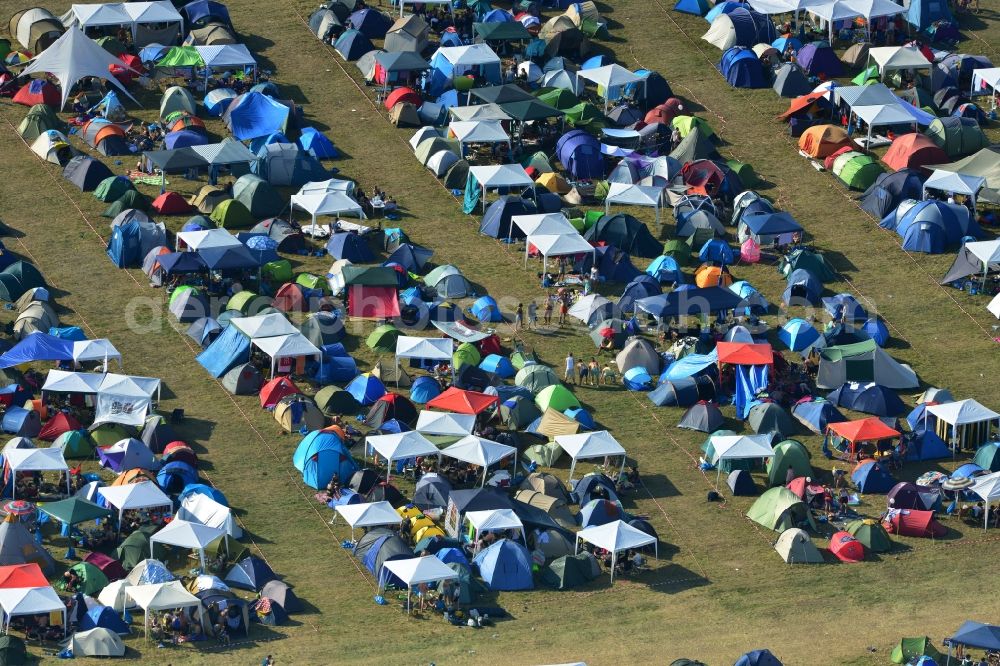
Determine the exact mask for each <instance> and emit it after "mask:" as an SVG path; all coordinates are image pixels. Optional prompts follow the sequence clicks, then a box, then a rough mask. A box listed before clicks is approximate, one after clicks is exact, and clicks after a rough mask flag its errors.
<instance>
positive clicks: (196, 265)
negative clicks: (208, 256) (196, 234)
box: [156, 252, 208, 275]
mask: <svg viewBox="0 0 1000 666" xmlns="http://www.w3.org/2000/svg"><path fill="white" fill-rule="evenodd" d="M156 261H157V263H159V264H160V269H161V270H162V272H163V274H164V275H180V274H184V273H201V272H202V271H207V270H208V266H207V265H206V264H205V260H204V259H202V258H201V254H199V253H198V252H170V253H169V254H161V255H160V256H158V257H157V258H156Z"/></svg>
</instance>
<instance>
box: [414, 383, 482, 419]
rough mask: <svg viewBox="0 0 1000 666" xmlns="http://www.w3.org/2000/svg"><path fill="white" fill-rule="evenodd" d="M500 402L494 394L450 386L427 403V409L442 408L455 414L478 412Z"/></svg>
mask: <svg viewBox="0 0 1000 666" xmlns="http://www.w3.org/2000/svg"><path fill="white" fill-rule="evenodd" d="M499 402H500V399H499V398H498V397H497V396H495V395H486V394H485V393H479V392H478V391H463V390H462V389H458V388H455V387H454V386H452V387H450V388H449V389H448V390H447V391H445V392H444V393H442V394H441V395H439V396H437V397H436V398H434V399H433V400H431V401H430V402H428V403H427V408H428V409H443V410H445V411H448V412H455V413H457V414H479V413H480V412H482V411H483V410H484V409H488V408H489V407H492V406H494V405H496V404H498V403H499Z"/></svg>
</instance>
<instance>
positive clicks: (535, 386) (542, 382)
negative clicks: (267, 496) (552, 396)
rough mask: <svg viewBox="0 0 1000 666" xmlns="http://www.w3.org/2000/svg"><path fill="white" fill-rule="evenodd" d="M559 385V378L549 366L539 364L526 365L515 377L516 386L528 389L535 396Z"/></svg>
mask: <svg viewBox="0 0 1000 666" xmlns="http://www.w3.org/2000/svg"><path fill="white" fill-rule="evenodd" d="M558 383H559V377H557V376H556V373H555V371H554V370H553V369H552V368H550V367H549V366H547V365H541V364H538V363H535V364H532V365H526V366H524V367H523V368H521V369H520V370H518V371H517V374H516V375H514V385H515V386H520V387H522V388H526V389H528V390H529V391H531V392H532V393H533V394H537V393H538V392H539V391H541V390H542V389H544V388H546V387H549V386H553V385H554V384H558Z"/></svg>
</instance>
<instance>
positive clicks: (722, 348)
mask: <svg viewBox="0 0 1000 666" xmlns="http://www.w3.org/2000/svg"><path fill="white" fill-rule="evenodd" d="M715 351H716V353H717V354H718V357H719V363H729V364H731V365H773V364H774V351H773V350H772V349H771V345H769V344H750V343H748V342H720V343H719V344H717V345H716V346H715Z"/></svg>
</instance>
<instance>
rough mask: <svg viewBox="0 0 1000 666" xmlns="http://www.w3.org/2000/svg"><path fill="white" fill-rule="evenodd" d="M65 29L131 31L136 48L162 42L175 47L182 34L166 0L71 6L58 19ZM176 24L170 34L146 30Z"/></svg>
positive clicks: (179, 18)
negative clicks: (101, 28)
mask: <svg viewBox="0 0 1000 666" xmlns="http://www.w3.org/2000/svg"><path fill="white" fill-rule="evenodd" d="M62 23H63V25H65V26H66V27H67V28H69V27H76V26H79V27H81V28H99V27H107V26H117V25H120V26H127V27H128V28H129V29H130V30H131V31H132V41H133V42H134V43H135V44H137V45H139V46H146V45H148V44H151V43H153V42H152V41H150V40H155V41H159V40H163V43H166V42H168V41H171V37H172V38H173V40H172V41H173V42H174V43H176V42H177V41H179V40H180V37H181V35H182V33H183V32H184V18H183V17H182V16H181V15H180V13H179V12H178V11H177V10H176V9H175V8H174V6H173V4H172V3H171V2H169V1H168V0H159V1H158V2H128V3H106V4H75V5H72V6H71V7H70V10H69V11H68V12H67V13H66V14H64V15H63V16H62ZM164 24H166V25H171V24H176V25H175V26H174V28H173V30H171V31H168V32H163V31H162V30H154V29H147V30H143V29H142V28H143V26H147V27H151V26H155V25H164Z"/></svg>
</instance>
